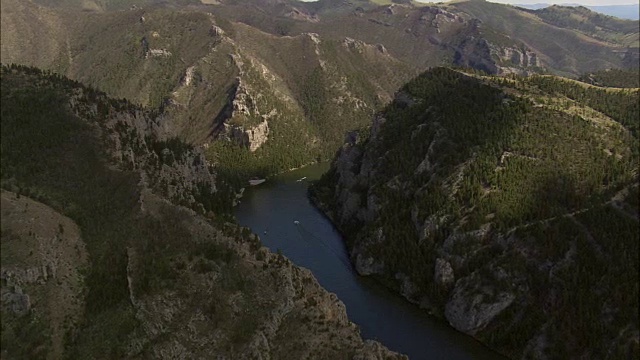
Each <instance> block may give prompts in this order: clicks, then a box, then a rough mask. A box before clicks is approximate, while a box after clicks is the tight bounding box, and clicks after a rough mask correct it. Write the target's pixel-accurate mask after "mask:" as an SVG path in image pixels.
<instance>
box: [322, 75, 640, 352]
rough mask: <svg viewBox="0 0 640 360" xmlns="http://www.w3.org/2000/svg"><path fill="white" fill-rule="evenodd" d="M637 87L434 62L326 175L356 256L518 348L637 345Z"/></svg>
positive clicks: (395, 283)
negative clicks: (493, 73) (494, 73)
mask: <svg viewBox="0 0 640 360" xmlns="http://www.w3.org/2000/svg"><path fill="white" fill-rule="evenodd" d="M638 97H639V93H638V89H637V88H636V89H613V88H607V89H605V88H598V87H595V86H591V85H587V84H584V83H580V82H577V81H573V80H567V79H562V78H557V77H554V76H533V77H529V78H524V77H517V76H510V77H506V78H498V77H490V76H477V75H473V74H465V73H461V72H457V71H453V70H449V69H443V68H438V69H433V70H431V71H428V72H426V73H424V74H422V75H420V76H418V77H417V78H416V79H414V80H412V81H411V82H409V83H408V84H407V85H406V86H405V87H404V88H403V89H402V91H401V92H400V93H399V94H398V95H397V96H396V99H395V101H394V102H393V103H392V104H391V105H389V106H388V107H387V108H386V109H385V110H384V111H383V112H381V113H379V114H378V115H376V117H375V119H374V122H373V124H372V126H371V129H370V132H369V134H363V133H361V134H360V135H359V137H358V136H354V137H352V141H351V142H349V143H347V144H345V145H344V146H343V147H342V149H341V150H340V152H339V153H338V155H337V157H336V158H335V159H334V162H333V164H332V168H331V170H330V171H329V172H328V173H327V174H326V175H325V176H324V177H323V179H322V180H321V181H320V182H319V183H318V184H316V185H315V186H314V189H313V196H314V197H315V198H316V202H317V204H319V206H321V207H322V208H323V209H324V210H325V211H326V213H327V214H328V215H329V216H330V217H331V218H332V219H333V220H334V222H335V223H336V224H337V225H338V226H339V228H340V229H341V230H342V231H343V232H344V233H345V234H346V243H347V248H348V249H349V251H350V255H351V259H352V261H353V262H354V265H355V268H356V269H357V270H358V272H359V273H360V274H362V275H373V276H375V277H376V278H378V279H380V280H381V281H382V282H384V283H385V284H387V285H388V286H390V287H392V288H394V289H396V290H397V291H398V292H400V293H401V294H402V295H403V296H405V297H406V298H407V299H409V300H410V301H412V302H414V303H416V304H418V305H419V306H421V307H423V308H425V309H427V310H429V311H430V312H432V313H434V314H437V315H439V316H442V317H444V318H445V319H446V320H447V321H448V322H449V323H450V324H451V325H452V326H453V327H455V328H456V329H458V330H460V331H462V332H465V333H467V334H470V335H473V336H474V337H476V338H478V339H479V340H481V341H483V342H484V343H486V344H487V345H489V346H490V347H492V348H494V349H497V350H499V351H501V352H503V353H504V354H506V355H509V356H510V357H513V358H521V357H524V358H536V359H537V358H602V359H620V358H634V357H637V356H638V353H639V351H640V350H639V348H638V327H637V323H638V310H637V309H638V267H639V260H638V237H639V235H640V234H639V233H638V221H639V220H638V218H639V215H638V214H639V212H638V160H639V157H638V156H639V154H638V116H639V107H638Z"/></svg>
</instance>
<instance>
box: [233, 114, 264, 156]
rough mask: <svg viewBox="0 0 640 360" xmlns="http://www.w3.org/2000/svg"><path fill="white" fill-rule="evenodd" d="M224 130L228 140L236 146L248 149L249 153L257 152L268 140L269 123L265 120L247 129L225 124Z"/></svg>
mask: <svg viewBox="0 0 640 360" xmlns="http://www.w3.org/2000/svg"><path fill="white" fill-rule="evenodd" d="M225 128H226V130H225V131H226V132H227V133H228V134H229V135H228V136H229V137H230V138H232V139H233V140H234V141H235V142H236V143H237V144H238V145H240V146H244V147H246V148H248V149H249V151H251V152H254V151H256V150H258V148H259V147H260V146H262V145H263V144H264V143H266V142H267V139H268V138H269V122H267V120H265V121H263V122H261V123H260V124H258V125H256V126H254V127H249V128H248V129H245V128H243V127H240V126H238V125H228V124H225Z"/></svg>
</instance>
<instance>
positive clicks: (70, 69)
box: [0, 0, 640, 187]
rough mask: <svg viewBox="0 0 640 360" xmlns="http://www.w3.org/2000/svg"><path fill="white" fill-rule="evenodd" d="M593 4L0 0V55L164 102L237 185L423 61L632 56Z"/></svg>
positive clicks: (567, 69)
mask: <svg viewBox="0 0 640 360" xmlns="http://www.w3.org/2000/svg"><path fill="white" fill-rule="evenodd" d="M586 11H587V12H588V10H586ZM593 14H594V13H585V12H584V11H583V10H580V9H578V10H571V8H569V9H568V10H567V9H562V11H560V10H558V11H555V12H549V11H541V12H533V11H528V10H524V9H517V8H515V7H511V6H504V5H498V4H493V3H489V2H485V1H478V0H471V1H463V2H456V3H447V4H434V5H424V4H417V3H416V4H414V3H407V4H398V3H391V4H389V5H379V4H376V3H373V2H369V1H356V2H343V1H334V0H331V1H330V0H323V1H319V2H315V3H304V2H297V1H284V0H283V1H257V0H233V1H231V0H228V1H221V2H217V3H216V4H208V3H207V4H204V3H200V2H196V1H163V2H160V1H151V0H148V1H142V0H141V1H133V0H130V1H107V0H103V1H98V0H96V1H82V2H80V1H72V0H68V1H56V2H51V1H44V0H41V1H17V0H6V1H4V2H3V10H2V13H1V15H2V29H1V30H2V31H1V36H2V39H1V40H2V41H1V46H2V52H1V53H0V54H1V55H0V60H1V61H2V62H3V63H18V64H26V65H30V66H37V67H39V68H43V69H47V70H52V71H55V72H57V73H60V74H63V75H65V76H68V77H70V78H71V79H74V80H77V81H81V82H82V83H85V84H88V85H90V86H92V87H95V88H97V89H100V90H102V91H105V92H106V93H107V94H108V95H109V96H111V97H115V98H125V99H127V100H129V101H132V102H134V103H137V104H140V105H142V106H146V107H151V108H156V109H159V111H161V112H163V113H164V114H166V115H168V116H170V117H171V119H172V121H171V122H165V123H163V126H164V130H163V131H165V132H166V133H171V134H175V135H176V136H178V137H180V139H182V140H184V141H186V142H188V143H190V144H192V145H195V146H197V147H204V148H206V151H205V153H206V156H207V158H208V159H209V160H210V161H212V162H215V163H216V164H217V165H218V168H219V171H220V172H222V173H224V174H225V176H226V177H227V179H228V181H232V182H233V183H234V186H236V187H240V186H242V185H243V184H244V182H245V181H246V179H247V178H249V177H252V176H261V177H263V176H268V175H270V174H274V173H278V172H281V171H284V170H287V169H291V168H296V167H300V166H302V165H304V164H308V163H311V162H314V161H317V160H319V159H320V160H321V159H329V158H330V157H331V156H332V155H333V152H334V150H335V148H336V147H338V146H339V145H340V140H341V139H342V136H343V134H344V133H345V132H346V131H350V130H353V129H356V128H360V127H363V126H366V124H367V122H368V119H369V118H370V116H371V115H372V114H373V113H375V112H376V111H378V110H380V109H381V108H382V106H384V104H385V103H387V102H388V101H390V99H391V98H392V95H393V93H394V92H395V91H396V90H397V89H398V88H399V87H400V86H401V84H403V83H404V82H406V81H408V80H409V79H411V78H412V77H413V76H415V75H416V74H417V73H418V72H419V71H421V70H424V69H426V68H429V67H432V66H440V65H443V64H445V65H446V64H452V65H456V66H462V67H472V68H476V69H480V70H483V71H485V72H488V73H499V74H503V75H504V74H508V73H525V74H529V73H536V72H553V73H558V74H565V75H569V74H571V75H572V76H578V75H580V74H584V73H589V72H594V71H599V70H603V69H608V68H620V67H633V66H636V67H637V62H638V59H639V56H640V55H639V51H638V49H639V47H638V29H637V22H632V21H623V20H617V19H613V18H606V19H600V18H598V17H596V16H594V15H593ZM576 16H579V18H580V19H581V20H580V21H577V20H576V21H574V20H571V21H568V20H567V19H574V18H576ZM107 35H108V36H107ZM548 39H554V41H548ZM232 178H233V179H232Z"/></svg>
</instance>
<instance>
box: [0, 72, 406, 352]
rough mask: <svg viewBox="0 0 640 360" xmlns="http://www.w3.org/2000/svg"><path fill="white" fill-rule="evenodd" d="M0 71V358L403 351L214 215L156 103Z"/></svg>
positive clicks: (213, 191)
mask: <svg viewBox="0 0 640 360" xmlns="http://www.w3.org/2000/svg"><path fill="white" fill-rule="evenodd" d="M1 86H2V109H1V111H2V117H1V119H2V133H1V135H2V142H1V143H2V152H1V154H2V157H1V163H0V165H1V167H2V172H1V174H2V179H1V180H2V189H3V190H2V237H1V240H2V242H1V245H2V358H7V359H10V358H29V359H44V358H73V359H91V358H105V357H106V358H132V357H134V358H138V357H139V358H161V359H173V358H175V357H183V358H198V357H203V358H209V357H211V356H213V355H214V354H215V355H216V356H226V357H241V358H254V357H264V356H273V357H277V358H282V359H299V358H305V357H311V358H319V359H336V358H345V359H346V358H349V359H351V358H367V359H388V358H394V359H395V358H397V359H401V358H403V357H402V356H399V355H397V354H394V353H391V352H389V351H388V350H387V349H386V348H384V347H382V346H381V345H380V344H378V343H376V342H373V341H367V342H364V341H363V340H362V339H361V338H360V336H359V333H358V329H357V327H356V326H355V325H354V324H352V323H350V322H349V320H348V319H347V316H346V311H345V308H344V305H343V304H342V303H341V302H340V301H339V300H338V299H337V298H336V297H335V295H333V294H329V293H328V292H326V291H325V290H324V289H322V288H321V287H320V285H319V284H318V283H317V281H316V280H315V278H314V277H313V276H312V275H311V273H310V272H309V271H308V270H304V269H300V268H298V267H296V266H294V265H293V264H292V263H291V262H290V261H289V260H287V259H285V258H284V257H283V256H281V255H277V254H273V253H271V252H270V251H268V250H267V249H266V248H264V247H261V245H260V240H259V239H258V237H257V236H256V235H253V234H251V233H250V231H249V230H248V229H244V228H240V227H238V226H237V225H235V224H233V223H230V222H227V221H226V219H227V216H226V214H228V212H230V211H231V203H230V201H231V199H230V197H233V196H234V193H233V192H231V191H230V189H229V188H228V187H227V186H226V184H225V183H224V182H223V181H222V180H221V179H220V177H219V175H218V174H217V172H216V169H215V167H214V166H212V165H211V164H209V163H208V162H207V161H206V160H205V159H204V157H203V155H202V154H201V153H200V152H199V151H197V150H196V149H194V148H193V147H191V146H189V145H188V144H186V143H184V142H182V141H180V140H177V139H175V138H168V139H167V138H163V137H162V134H161V132H159V123H161V122H162V121H164V119H163V118H162V116H161V117H158V114H157V113H154V112H151V111H148V110H145V109H143V108H140V107H137V106H135V105H131V104H130V103H128V102H126V101H120V100H113V99H110V98H108V97H106V96H105V95H104V94H103V93H101V92H98V91H95V90H93V89H90V88H86V87H83V86H81V85H80V84H78V83H76V82H74V81H72V80H69V79H66V78H63V77H60V76H57V75H53V76H52V75H47V74H43V73H42V72H41V71H40V70H37V69H33V68H24V67H15V66H12V67H4V66H3V68H2V73H1ZM179 205H184V206H179ZM291 334H295V336H292V335H291Z"/></svg>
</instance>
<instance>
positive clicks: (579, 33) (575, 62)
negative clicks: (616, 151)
mask: <svg viewBox="0 0 640 360" xmlns="http://www.w3.org/2000/svg"><path fill="white" fill-rule="evenodd" d="M452 6H453V7H455V8H456V9H458V10H459V11H462V12H464V13H467V14H469V15H470V16H472V17H475V18H478V19H480V20H482V22H483V25H484V26H486V27H488V28H492V29H493V30H497V31H499V32H501V33H504V34H508V35H510V36H511V37H514V38H517V39H519V40H521V41H522V42H523V43H525V44H526V45H527V46H528V47H530V48H531V49H533V51H534V52H536V53H537V54H539V56H540V57H541V58H542V59H543V60H544V62H545V63H546V64H547V66H548V67H549V68H551V69H554V70H555V71H557V72H558V73H560V74H568V73H574V74H575V73H580V72H587V71H595V70H598V69H603V68H610V67H614V68H615V67H621V64H622V62H621V57H620V56H619V54H621V53H624V52H625V51H626V47H627V46H630V47H633V48H638V46H639V45H638V35H637V34H638V31H637V29H638V25H637V24H638V22H637V21H635V22H634V21H630V20H611V21H609V22H607V19H604V21H600V22H598V21H596V17H595V15H593V13H590V12H588V11H587V14H590V15H591V16H593V18H588V19H580V16H581V15H580V13H579V11H576V10H573V8H572V9H566V8H564V9H565V10H564V11H561V10H562V9H563V8H557V7H555V8H552V9H551V10H539V12H530V11H525V10H524V9H518V8H515V7H511V6H505V5H500V4H494V3H490V2H486V1H476V0H471V1H461V2H456V3H454V4H453V5H452ZM583 15H584V14H583ZM576 17H577V18H578V19H574V18H576ZM569 19H573V20H569ZM582 20H585V22H584V23H583V22H582ZM610 22H611V23H613V22H615V23H616V25H613V26H611V27H608V28H602V26H603V25H604V24H609V23H610ZM618 23H619V24H620V25H617V24H618ZM587 27H588V28H591V27H593V29H594V30H593V31H591V30H590V31H586V30H585V29H586V28H587ZM596 28H598V29H599V30H598V31H596V30H595V29H596ZM634 28H635V31H634V30H633V29H634ZM598 34H600V35H598ZM550 39H552V40H550Z"/></svg>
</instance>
